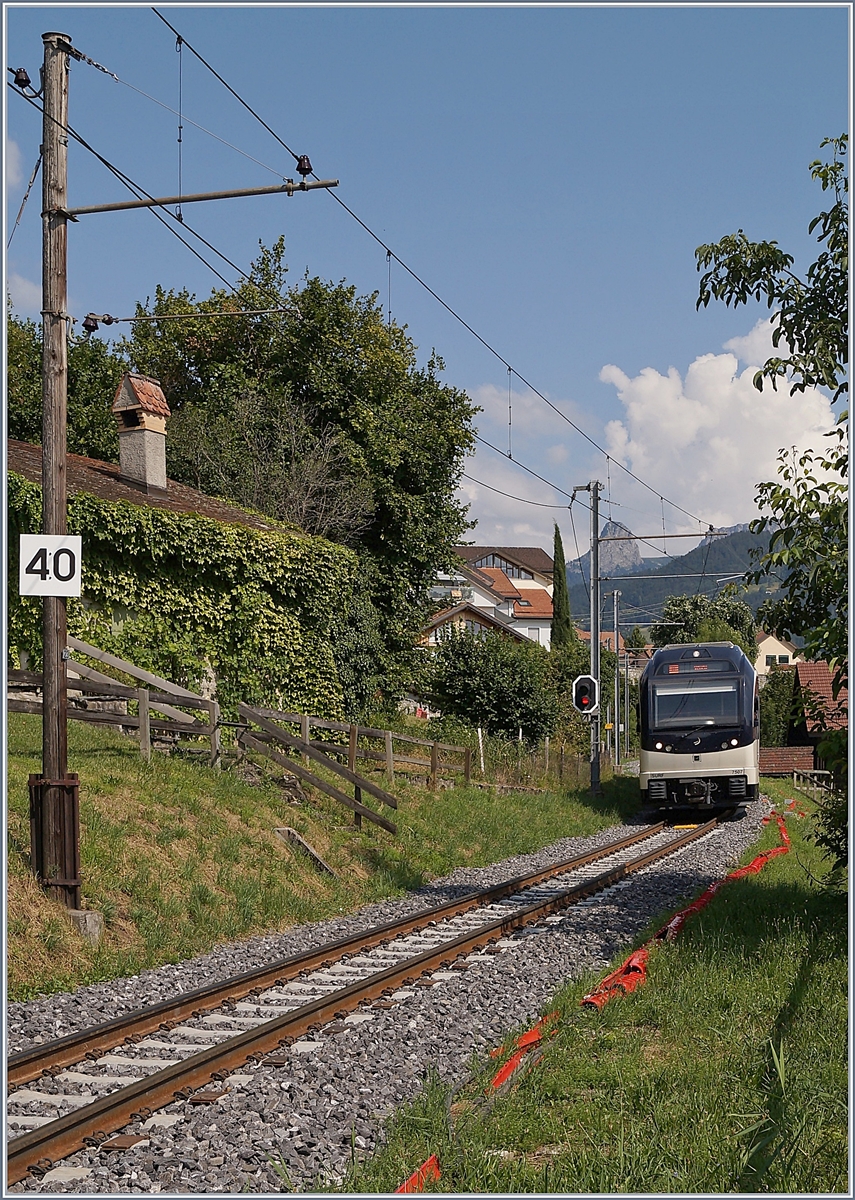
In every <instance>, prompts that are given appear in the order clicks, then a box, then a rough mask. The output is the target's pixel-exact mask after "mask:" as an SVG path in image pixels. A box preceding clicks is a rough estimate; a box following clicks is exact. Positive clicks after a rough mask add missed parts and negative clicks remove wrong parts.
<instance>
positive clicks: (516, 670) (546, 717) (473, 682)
mask: <svg viewBox="0 0 855 1200" xmlns="http://www.w3.org/2000/svg"><path fill="white" fill-rule="evenodd" d="M549 658H550V656H549V655H548V654H547V652H546V651H545V650H544V649H543V647H542V646H538V645H536V644H535V643H534V642H529V641H525V642H518V641H516V640H515V639H513V638H511V637H509V636H508V635H507V634H504V633H499V632H498V631H497V632H494V633H488V634H487V635H486V636H481V635H478V634H474V633H471V632H469V631H468V630H458V629H449V630H448V632H447V633H446V634H445V636H444V637H443V638H442V640H441V641H440V642H439V644H438V645H437V647H436V650H435V651H434V656H433V664H432V670H431V672H430V675H431V682H430V695H431V699H432V700H433V701H435V703H436V704H437V705H438V706H439V707H440V708H441V709H442V712H443V715H445V714H446V713H448V714H450V715H452V716H456V717H460V718H462V719H463V720H466V721H468V722H470V723H471V724H472V725H475V726H481V728H483V729H485V730H486V731H487V733H495V734H504V735H506V736H509V737H516V736H517V731H518V730H520V729H522V732H523V737H524V739H525V740H526V742H528V744H529V745H536V744H537V743H538V742H539V741H540V740H541V738H543V737H545V736H546V735H547V734H552V733H553V732H554V731H555V724H556V720H557V717H558V703H557V700H556V696H555V692H554V690H553V688H552V687H551V686H550V680H549Z"/></svg>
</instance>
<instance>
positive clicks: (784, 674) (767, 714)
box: [760, 665, 795, 746]
mask: <svg viewBox="0 0 855 1200" xmlns="http://www.w3.org/2000/svg"><path fill="white" fill-rule="evenodd" d="M794 679H795V672H794V671H793V670H792V669H791V668H789V667H778V666H777V665H776V666H774V667H772V670H771V671H770V672H769V674H768V676H767V677H766V683H765V684H764V686H763V687H762V688H761V690H760V745H761V746H786V744H787V730H788V729H789V724H790V717H791V716H792V715H793V683H794Z"/></svg>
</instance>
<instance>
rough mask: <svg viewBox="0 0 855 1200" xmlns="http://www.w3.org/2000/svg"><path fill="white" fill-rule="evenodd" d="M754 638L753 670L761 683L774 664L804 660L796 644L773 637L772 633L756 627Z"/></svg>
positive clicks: (788, 664)
mask: <svg viewBox="0 0 855 1200" xmlns="http://www.w3.org/2000/svg"><path fill="white" fill-rule="evenodd" d="M756 638H757V658H756V659H755V661H754V670H755V671H756V672H757V674H758V675H759V676H760V683H761V685H762V684H763V683H765V681H766V676H767V675H768V674H769V672H770V671H771V669H772V667H774V666H776V665H777V666H781V667H788V666H791V665H792V664H793V663H800V662H804V661H805V656H804V655H803V654H802V652H801V651H800V650H799V648H798V646H794V645H793V643H792V642H787V641H784V640H783V639H782V638H777V637H775V635H774V634H773V633H766V632H765V631H764V630H762V629H758V630H757V635H756Z"/></svg>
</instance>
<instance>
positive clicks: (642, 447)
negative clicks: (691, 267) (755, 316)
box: [600, 321, 834, 529]
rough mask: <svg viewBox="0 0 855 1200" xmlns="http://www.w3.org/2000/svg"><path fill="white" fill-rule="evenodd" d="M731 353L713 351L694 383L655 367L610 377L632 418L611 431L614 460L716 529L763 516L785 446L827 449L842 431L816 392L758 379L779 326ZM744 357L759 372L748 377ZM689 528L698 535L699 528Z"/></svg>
mask: <svg viewBox="0 0 855 1200" xmlns="http://www.w3.org/2000/svg"><path fill="white" fill-rule="evenodd" d="M726 348H727V349H730V350H731V351H733V353H727V354H703V355H701V356H700V357H699V358H696V359H695V361H694V362H693V363H692V364H691V365H690V367H689V368H688V370H687V372H686V376H685V379H683V378H682V377H681V376H680V373H679V371H677V370H676V368H674V367H670V368H669V370H668V374H667V375H661V374H660V373H659V372H658V371H656V370H654V369H653V368H652V367H645V368H644V369H643V370H642V371H641V372H640V373H639V374H638V375H636V376H635V378H633V379H630V378H629V376H627V375H626V374H625V373H624V372H623V371H621V370H620V368H619V367H616V366H613V365H608V366H605V367H603V369H602V371H601V372H600V379H602V380H603V382H604V383H611V384H613V385H614V387H615V388H616V389H617V393H618V397H619V399H620V401H621V403H622V404H623V406H624V417H623V419H622V420H617V421H610V422H609V423H608V424H607V425H606V445H607V448H608V450H609V453H610V454H611V455H612V456H613V457H614V458H615V459H617V460H618V461H619V462H622V463H623V464H624V465H626V466H628V467H630V469H631V470H632V471H634V472H635V474H636V475H639V476H641V478H642V479H644V480H646V481H647V482H648V483H650V484H652V485H653V486H654V487H656V488H659V487H661V489H662V492H663V493H664V495H665V496H666V497H667V498H668V499H670V500H675V501H676V502H677V503H678V504H680V505H682V506H683V507H684V508H686V509H688V510H689V511H690V512H693V513H697V514H698V515H699V516H700V517H702V518H703V519H704V520H705V521H711V522H713V523H714V524H716V525H735V524H737V523H740V522H742V521H746V520H750V519H751V518H752V517H753V516H755V515H756V509H755V506H754V492H755V486H756V484H757V483H758V482H760V481H761V480H767V479H774V478H775V475H776V459H777V454H778V451H779V449H780V448H782V447H789V446H796V447H798V448H799V449H807V448H809V447H810V448H814V449H818V448H820V447H822V446H824V445H825V444H826V443H825V441H824V437H823V435H824V434H825V433H826V432H827V430H829V429H830V428H831V427H832V425H833V424H834V416H833V414H832V411H831V405H830V403H829V401H828V399H827V398H826V397H825V396H823V395H822V393H821V392H819V391H817V390H816V389H815V388H811V389H809V390H808V391H806V392H804V393H796V394H795V395H794V396H791V395H790V394H789V388H788V387H787V386H786V385H784V386H783V387H782V386H779V388H778V390H777V391H774V390H773V389H772V388H771V387H770V386H769V385H768V384H767V385H766V387H765V388H764V389H763V391H762V392H758V391H757V390H756V388H755V387H754V386H753V383H752V380H753V377H754V374H755V371H756V369H757V367H758V366H760V365H761V364H762V363H763V362H765V360H766V358H768V357H769V354H770V353H772V351H771V340H770V323H769V321H758V323H757V325H755V327H754V329H752V330H751V332H750V333H749V334H748V335H747V336H745V337H742V338H732V339H731V340H730V341H729V342H728V343H726ZM738 358H739V359H741V360H742V361H743V362H746V363H748V364H749V365H748V366H747V367H746V369H745V370H744V371H742V372H740V371H739V369H738ZM684 528H686V529H688V528H689V526H688V525H687V526H685V527H684Z"/></svg>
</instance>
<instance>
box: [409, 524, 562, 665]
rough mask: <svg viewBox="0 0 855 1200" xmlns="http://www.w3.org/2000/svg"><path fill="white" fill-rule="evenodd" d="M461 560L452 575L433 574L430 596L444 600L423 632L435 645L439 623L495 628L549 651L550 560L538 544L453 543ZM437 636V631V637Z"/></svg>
mask: <svg viewBox="0 0 855 1200" xmlns="http://www.w3.org/2000/svg"><path fill="white" fill-rule="evenodd" d="M455 551H456V553H457V554H458V556H459V558H460V559H461V560H462V562H461V565H460V567H459V568H458V570H457V571H456V572H455V573H454V574H452V575H446V574H443V575H439V576H437V580H436V583H435V584H434V586H433V588H432V589H431V596H432V597H433V598H434V599H435V600H440V601H448V604H447V607H445V608H443V609H442V610H441V611H440V612H438V613H436V614H435V616H434V617H433V619H432V620H431V622H430V623H429V624H428V626H427V627H426V630H425V636H424V638H423V640H424V641H425V642H426V643H427V644H428V645H435V644H436V639H437V636H438V635H439V630H440V629H441V628H442V627H443V626H444V625H455V626H457V627H458V628H468V629H472V630H475V631H479V630H481V631H487V630H489V629H498V630H500V631H501V632H503V633H507V634H510V636H512V637H515V638H518V639H520V638H521V639H526V640H528V641H531V642H536V643H537V644H538V645H541V646H544V647H546V649H547V650H548V649H549V646H550V634H551V630H552V567H553V564H552V559H551V558H550V557H549V555H548V554H547V553H546V552H545V551H544V550H541V549H540V547H539V546H456V547H455ZM439 636H441V635H439Z"/></svg>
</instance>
